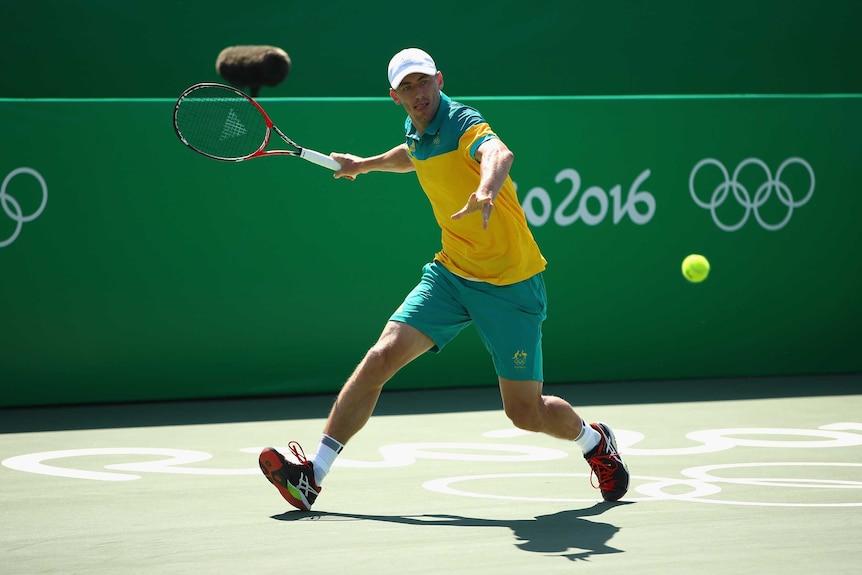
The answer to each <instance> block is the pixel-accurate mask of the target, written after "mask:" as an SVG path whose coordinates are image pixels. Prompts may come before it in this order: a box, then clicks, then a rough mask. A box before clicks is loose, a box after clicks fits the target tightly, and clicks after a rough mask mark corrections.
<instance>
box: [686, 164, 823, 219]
mask: <svg viewBox="0 0 862 575" xmlns="http://www.w3.org/2000/svg"><path fill="white" fill-rule="evenodd" d="M794 164H799V165H800V166H802V167H803V168H805V170H807V171H808V176H809V178H810V182H811V184H810V186H809V188H808V191H807V192H806V193H805V194H804V195H803V196H802V197H801V198H800V199H799V200H796V199H795V198H794V196H793V193H792V192H791V191H790V187H789V186H788V185H787V184H785V183H784V182H782V181H781V176H782V174H783V173H784V170H785V169H786V168H787V167H788V166H791V165H794ZM749 165H754V166H757V167H759V168H760V169H762V170H763V173H764V175H765V178H764V181H763V183H762V184H760V187H758V188H757V190H756V191H755V192H754V197H752V195H751V193H750V192H749V190H748V189H747V188H746V187H745V186H744V185H742V184H741V183H740V182H739V175H740V172H741V171H742V169H743V168H745V167H746V166H749ZM705 166H715V167H717V168H718V169H719V171H720V172H721V175H722V176H723V178H724V179H723V181H722V183H720V184H719V185H718V186H717V187H716V188H715V189H714V190H713V191H712V195H711V196H710V198H709V200H708V201H704V200H702V199H700V198H699V197H698V194H697V192H696V191H695V187H694V179H695V177H696V176H697V174H698V173H699V172H700V169H701V168H703V167H705ZM688 189H689V192H691V197H692V199H693V200H694V203H696V204H697V205H698V206H700V207H701V208H703V209H705V210H709V211H710V212H711V213H712V220H713V221H714V222H715V225H717V226H718V227H719V228H721V229H722V230H724V231H726V232H733V231H736V230H738V229H739V228H741V227H742V226H744V225H745V223H746V222H747V221H748V218H749V216H751V214H752V212H753V213H754V217H755V219H756V220H757V223H758V224H760V226H761V227H762V228H763V229H765V230H769V231H776V230H780V229H781V228H783V227H784V226H785V225H787V222H789V221H790V218H791V216H793V210H794V209H796V208H799V207H801V206H804V205H805V204H806V203H807V202H808V200H810V199H811V196H812V195H813V194H814V170H812V169H811V165H810V164H809V163H808V162H806V161H805V160H804V159H802V158H797V157H793V158H787V159H786V160H784V162H782V163H781V165H780V166H778V171H777V172H775V177H774V178H773V177H772V173H771V172H770V170H769V167H768V166H767V165H766V164H765V163H764V162H763V161H762V160H759V159H757V158H748V159H746V160H743V161H742V162H741V163H740V164H739V165H738V166H737V167H736V169H735V170H734V171H733V176H730V175H729V174H728V172H727V169H726V168H725V167H724V164H722V163H721V162H719V161H718V160H716V159H714V158H704V159H703V160H701V161H699V162H698V163H697V164H696V165H695V166H694V168H693V169H692V171H691V175H690V176H689V178H688ZM773 190H774V191H775V195H776V197H777V198H778V200H779V201H780V202H781V203H782V204H784V206H785V207H786V208H787V213H786V215H785V216H784V218H783V219H781V221H779V222H778V223H775V224H773V223H769V222H767V221H765V220H764V219H763V217H762V216H761V214H760V208H761V207H763V205H764V204H766V202H767V201H769V199H770V198H771V196H772V192H773ZM730 192H733V198H734V199H735V200H736V201H737V203H739V205H740V206H742V208H743V209H744V210H745V211H744V213H743V214H742V217H741V218H740V220H739V221H738V222H736V223H725V222H723V221H722V220H721V219H720V218H719V216H718V213H717V212H716V210H717V209H718V208H720V207H721V206H722V205H723V204H724V202H725V201H726V200H727V199H728V198H729V197H730Z"/></svg>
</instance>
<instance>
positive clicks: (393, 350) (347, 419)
mask: <svg viewBox="0 0 862 575" xmlns="http://www.w3.org/2000/svg"><path fill="white" fill-rule="evenodd" d="M433 346H434V342H433V341H432V340H431V338H429V337H428V336H427V335H425V334H424V333H422V332H420V331H419V330H417V329H416V328H414V327H411V326H409V325H407V324H406V323H401V322H397V321H389V322H388V323H387V324H386V327H385V328H384V329H383V333H382V334H380V338H379V339H378V340H377V343H375V344H374V346H373V347H372V348H371V349H369V350H368V352H367V353H366V354H365V357H364V358H363V359H362V361H361V362H360V363H359V365H358V366H357V367H356V369H355V370H354V371H353V374H352V375H351V376H350V378H349V379H348V380H347V382H346V383H345V384H344V386H343V387H342V388H341V391H340V392H339V394H338V398H337V399H336V400H335V404H334V405H333V406H332V410H331V411H330V413H329V418H328V419H327V421H326V425H325V426H324V428H323V433H324V435H327V436H329V437H331V438H333V439H335V440H336V441H338V442H339V443H341V444H342V445H344V444H345V443H347V441H348V440H349V439H350V438H351V437H353V436H354V435H355V434H356V432H358V431H359V430H360V429H362V427H363V426H364V425H365V424H366V423H367V422H368V420H369V419H370V418H371V414H372V413H373V411H374V407H375V406H376V405H377V399H378V398H379V397H380V391H381V390H382V389H383V385H384V384H385V383H386V382H387V381H389V380H390V379H391V378H392V376H393V375H395V374H396V373H397V372H398V370H400V369H401V368H402V367H404V366H405V365H407V364H408V363H410V362H411V361H413V360H414V359H416V358H417V357H419V356H420V355H422V354H423V353H425V352H426V351H428V350H429V349H431V348H432V347H433Z"/></svg>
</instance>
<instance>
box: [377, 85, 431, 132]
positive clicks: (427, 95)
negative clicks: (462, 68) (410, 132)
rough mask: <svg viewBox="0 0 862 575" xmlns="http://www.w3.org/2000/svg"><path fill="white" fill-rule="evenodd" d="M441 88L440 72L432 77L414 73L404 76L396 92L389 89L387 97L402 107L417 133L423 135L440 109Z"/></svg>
mask: <svg viewBox="0 0 862 575" xmlns="http://www.w3.org/2000/svg"><path fill="white" fill-rule="evenodd" d="M441 88H443V74H441V73H440V72H437V74H436V75H434V76H428V75H427V74H421V73H419V72H415V73H413V74H409V75H408V76H406V77H405V78H404V80H402V81H401V85H400V86H398V89H397V90H391V89H390V90H389V95H390V96H392V99H393V100H394V101H395V103H396V104H401V105H402V106H404V110H405V111H406V112H407V115H408V116H410V119H411V120H412V121H413V125H414V126H415V127H416V129H417V130H419V133H424V132H425V130H426V129H427V128H428V125H429V124H430V123H431V121H432V120H433V119H434V115H435V114H436V113H437V108H439V107H440V89H441Z"/></svg>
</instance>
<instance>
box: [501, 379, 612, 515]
mask: <svg viewBox="0 0 862 575" xmlns="http://www.w3.org/2000/svg"><path fill="white" fill-rule="evenodd" d="M500 394H501V395H502V397H503V408H504V409H505V411H506V415H507V416H508V417H509V419H511V420H512V423H514V424H515V426H516V427H518V428H520V429H525V430H527V431H537V432H541V433H545V434H547V435H550V436H553V437H558V438H560V439H567V440H570V441H574V442H575V443H576V444H577V445H578V446H579V447H580V448H581V450H582V451H583V452H584V458H585V459H586V460H587V463H589V465H590V468H591V469H592V472H593V473H594V474H595V475H596V477H597V478H598V486H597V487H598V488H599V489H600V490H601V492H602V497H603V498H604V499H605V500H606V501H616V500H618V499H620V498H621V497H622V496H623V495H625V494H626V491H627V490H628V486H629V472H628V469H626V466H625V464H624V463H623V460H622V458H621V457H620V454H619V452H618V451H617V444H616V438H615V437H614V432H613V431H612V430H611V428H610V427H608V425H607V424H604V423H591V424H589V425H587V424H586V422H584V420H583V419H581V417H580V416H579V415H578V414H577V413H576V412H575V410H574V408H573V407H572V406H571V405H570V404H569V403H568V402H567V401H565V400H564V399H561V398H559V397H555V396H552V395H542V382H540V381H516V380H511V379H506V378H504V377H501V378H500Z"/></svg>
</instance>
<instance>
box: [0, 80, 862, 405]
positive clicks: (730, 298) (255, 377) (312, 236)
mask: <svg viewBox="0 0 862 575" xmlns="http://www.w3.org/2000/svg"><path fill="white" fill-rule="evenodd" d="M469 103H472V104H475V105H476V106H478V107H479V108H480V109H482V110H483V112H484V113H485V115H486V117H487V118H488V119H489V121H490V122H491V123H492V125H494V126H495V128H496V130H497V131H498V133H499V134H500V135H501V136H502V137H503V138H504V139H505V140H506V141H507V143H508V144H509V146H510V147H511V148H512V149H513V150H514V151H515V154H516V160H515V165H514V168H513V175H514V178H515V180H516V182H517V184H518V186H519V195H520V196H521V198H522V200H524V201H525V202H526V203H527V204H528V209H527V211H528V213H529V214H530V217H531V218H532V219H533V222H534V226H533V228H534V231H535V234H536V236H537V239H538V240H539V242H540V244H541V245H542V247H543V251H544V253H545V255H546V257H547V258H548V260H549V262H550V265H549V268H548V271H547V274H546V281H547V284H548V290H549V297H550V317H549V319H548V321H547V323H546V330H545V355H546V359H547V369H546V378H547V381H548V382H563V381H607V380H620V379H654V378H686V377H723V376H757V375H769V374H789V373H816V372H850V371H860V370H862V354H860V350H862V328H860V325H862V321H860V320H862V300H860V298H859V293H860V286H862V266H860V259H859V247H860V246H862V228H860V226H859V223H858V218H859V214H860V213H862V195H860V194H859V190H860V189H862V173H860V170H859V163H858V161H859V157H860V152H861V151H862V142H860V137H861V136H860V135H861V134H862V129H860V128H862V99H860V98H859V97H827V98H822V97H821V98H815V97H797V98H773V97H741V98H732V97H723V98H702V97H690V98H616V99H608V98H583V97H581V98H558V99H555V100H547V99H532V98H521V99H512V98H474V99H471V100H469ZM265 105H266V107H267V108H268V109H269V110H270V112H271V114H272V116H273V117H274V118H275V120H276V122H277V123H279V124H280V125H282V126H283V127H286V128H288V132H289V133H290V134H292V135H293V136H294V137H295V138H297V139H298V140H299V141H300V142H304V143H306V144H307V145H309V146H311V147H314V148H318V149H322V150H324V151H329V150H330V149H332V150H344V151H351V152H354V153H358V154H371V153H374V152H377V151H381V150H383V149H386V148H388V147H389V146H391V145H392V144H393V143H395V142H397V141H399V140H400V137H401V136H400V125H401V122H402V120H403V117H402V112H401V110H400V109H399V108H397V107H396V106H393V105H392V104H391V102H389V101H387V100H385V99H382V98H381V99H365V100H348V99H344V100H331V99H329V100H322V101H321V100H311V101H305V100H297V99H269V100H266V101H265ZM172 107H173V100H167V99H164V100H140V101H129V100H116V101H109V100H93V101H46V100H43V101H8V100H7V101H5V102H0V117H2V118H3V130H4V139H3V144H2V150H0V152H2V153H0V176H3V177H4V178H6V179H7V182H6V187H5V196H6V199H5V200H4V204H5V208H4V210H10V211H11V212H12V213H20V215H21V217H22V218H26V217H27V215H28V214H33V213H36V212H37V211H38V210H39V207H40V205H41V204H42V202H43V198H44V197H45V196H43V193H42V189H41V187H40V184H39V182H38V180H37V178H35V177H33V176H32V175H31V174H29V173H18V174H17V175H14V176H12V177H11V178H10V176H9V174H11V173H12V172H13V170H15V169H17V168H20V167H28V168H32V169H33V170H36V171H37V172H38V173H39V174H40V175H41V177H42V178H44V180H45V183H46V186H47V202H46V203H45V206H44V209H43V211H42V212H41V213H40V215H39V216H38V217H37V218H35V219H33V220H32V221H27V222H24V223H22V225H21V228H20V232H19V233H18V235H17V237H16V238H15V239H14V241H12V242H10V243H8V245H6V246H5V247H2V248H0V269H2V278H3V279H2V281H0V318H2V328H0V381H2V382H3V385H2V388H0V389H2V392H0V404H2V405H20V404H32V403H54V402H80V401H107V400H136V399H153V398H179V397H207V396H229V395H242V394H269V393H300V392H311V391H325V390H335V389H337V388H338V387H339V386H340V384H341V383H342V381H343V379H344V378H345V377H346V375H347V374H348V373H349V372H350V371H351V370H352V368H353V366H354V365H355V364H356V362H357V361H358V360H359V358H360V357H361V356H362V354H363V353H364V351H365V349H366V348H367V347H368V346H369V345H370V344H371V343H373V341H374V339H375V338H376V336H377V334H378V332H379V330H380V329H381V328H382V326H383V322H384V321H385V320H386V318H387V317H388V314H389V313H390V312H391V311H392V310H393V309H394V308H395V307H396V306H397V305H398V304H399V303H400V301H401V299H402V298H403V296H404V295H405V294H406V293H407V291H409V289H411V288H412V287H413V285H414V284H415V282H416V281H417V280H418V277H419V273H420V267H421V265H422V264H423V263H424V262H426V261H427V260H428V259H429V258H430V257H431V256H432V255H433V253H434V252H435V251H436V250H437V249H438V247H439V231H438V230H437V229H436V225H435V224H434V222H433V219H432V216H431V213H430V208H429V206H428V205H427V201H426V200H425V198H424V196H423V194H422V192H421V190H420V189H419V187H418V185H417V183H416V180H415V176H413V175H412V174H408V175H404V174H371V175H367V176H364V177H361V178H359V179H358V180H357V181H356V182H347V181H341V180H338V181H336V180H333V179H332V177H331V173H330V172H328V171H327V170H324V169H321V168H319V167H317V166H314V165H312V164H309V163H307V162H303V161H301V160H297V159H294V158H266V159H259V160H253V161H249V162H246V163H240V164H232V163H219V162H214V161H212V160H208V159H205V158H202V157H200V156H198V155H196V154H194V153H193V152H191V151H189V150H188V149H186V148H185V147H184V146H182V145H181V144H180V143H179V141H178V140H177V139H176V136H175V135H174V133H173V130H172V127H171V123H170V116H171V111H172ZM794 157H799V158H802V159H803V160H804V161H805V162H806V163H807V164H808V165H810V167H811V169H812V171H813V173H814V175H815V182H814V191H813V193H812V194H811V196H810V199H809V200H808V201H807V202H806V203H805V204H804V205H801V206H798V207H796V208H795V209H794V210H793V211H792V214H791V215H790V217H789V220H788V221H787V222H786V225H784V227H782V228H781V229H778V230H774V231H771V230H768V229H765V228H764V227H763V226H762V225H761V224H759V223H758V221H757V217H756V215H755V214H754V212H753V210H752V211H750V212H749V217H748V219H747V221H746V223H745V224H744V225H742V226H741V227H740V228H739V229H738V230H736V231H723V230H721V229H720V228H719V227H718V226H717V225H716V223H715V221H714V220H713V216H712V215H711V213H710V211H709V210H706V209H703V208H701V207H699V206H698V205H697V204H696V203H695V201H694V199H693V198H692V194H691V190H690V188H689V180H690V176H691V174H692V171H693V169H694V167H695V165H696V164H697V163H698V162H700V161H701V160H703V159H704V158H714V159H716V160H717V161H719V162H721V163H722V164H723V165H724V166H726V169H727V170H729V171H730V172H731V173H732V172H733V171H734V169H735V168H736V167H737V166H739V165H740V164H741V163H742V162H743V161H744V160H746V159H747V158H757V159H759V160H761V161H762V162H763V163H764V165H766V166H767V169H768V170H769V174H767V173H765V172H764V171H763V170H762V169H758V168H756V167H752V166H749V167H746V168H744V169H743V170H742V171H741V172H740V175H739V178H738V180H739V183H740V185H742V186H744V187H745V189H746V190H747V191H748V194H749V198H750V199H751V200H752V201H754V200H755V198H759V199H766V196H765V195H763V194H764V192H765V191H766V188H763V186H764V184H766V183H767V182H769V181H770V180H771V179H772V180H773V181H780V182H781V184H777V183H776V184H775V185H774V186H773V187H772V189H771V192H770V196H769V201H768V202H766V203H764V205H762V206H760V207H758V208H757V214H759V216H760V218H761V220H763V221H764V222H765V223H766V224H767V225H772V224H777V223H779V222H781V221H782V220H783V219H784V218H785V217H786V216H787V214H788V213H789V212H788V209H787V208H786V207H784V206H783V205H782V203H781V202H780V201H779V199H778V198H779V196H781V197H784V198H785V199H786V200H787V201H791V200H790V199H789V198H791V197H792V198H793V200H792V201H794V202H801V201H802V200H803V198H804V197H805V196H807V195H808V191H809V190H810V188H811V185H812V182H811V181H810V177H809V176H808V173H807V171H806V170H805V169H804V168H803V167H802V166H801V165H800V164H794V165H791V166H789V167H787V168H786V169H785V170H784V171H783V172H782V174H781V177H780V179H778V180H776V178H777V171H778V168H779V166H780V165H781V164H782V163H783V162H784V161H785V160H787V159H789V158H794ZM575 172H576V173H577V175H575ZM577 179H580V184H579V185H577V186H576V185H575V184H574V182H575V181H576V180H577ZM635 181H638V184H637V185H636V186H634V185H633V184H634V183H635ZM722 181H723V179H722V178H720V177H719V171H718V170H717V169H713V170H712V171H710V170H709V169H706V168H705V169H703V170H702V172H698V173H697V174H696V175H695V177H694V188H695V192H696V194H697V196H698V197H699V198H701V200H702V201H705V200H708V199H709V198H710V196H711V195H712V193H713V191H714V190H715V189H716V187H717V186H718V185H719V184H720V183H721V182H722ZM759 189H760V190H761V194H760V195H759V196H758V195H757V190H759ZM779 191H780V192H781V193H780V194H779V193H778V192H779ZM737 193H738V194H742V192H741V191H739V189H738V190H737ZM741 197H743V196H738V195H734V194H728V196H727V198H726V200H725V202H724V204H723V205H722V207H721V208H719V209H718V210H717V211H716V217H717V218H718V219H719V221H723V222H725V223H731V222H739V221H741V220H742V218H743V216H744V215H745V210H744V209H743V208H742V203H741V201H742V200H740V198H741ZM8 198H13V199H14V201H15V202H16V204H17V205H19V206H20V210H16V208H15V207H14V206H13V207H10V206H11V204H10V203H9V200H8ZM584 198H591V199H587V200H584ZM615 198H616V199H618V203H619V205H620V206H621V207H620V208H616V207H615V201H614V200H615ZM603 200H605V201H606V209H605V210H604V211H603V208H602V205H603ZM630 202H632V206H633V207H634V209H635V210H636V211H630V210H627V209H623V207H624V206H626V205H629V203H630ZM545 205H549V206H550V210H551V212H549V211H548V210H547V209H546V208H545V207H544V206H545ZM582 205H583V206H584V207H583V208H582V207H580V206H582ZM650 205H652V206H653V207H650ZM584 210H586V211H584ZM552 212H553V214H552ZM576 213H579V214H580V216H581V217H580V219H574V220H573V216H574V215H575V214H576ZM545 216H548V217H545ZM543 220H545V221H543ZM587 222H590V223H589V224H588V223H587ZM15 229H16V224H15V221H14V218H12V217H10V216H9V212H8V211H7V212H5V213H4V212H0V241H7V242H8V239H6V238H10V237H12V236H13V235H14V233H15ZM691 252H699V253H703V254H706V255H707V256H708V257H709V258H710V260H711V261H712V264H713V272H712V274H711V276H710V277H709V279H708V280H707V281H706V282H704V283H703V284H699V285H692V284H688V283H687V282H685V280H684V279H683V278H682V276H681V274H680V270H679V266H680V262H681V260H682V259H683V257H684V256H685V255H687V254H688V253H691ZM470 384H472V385H480V384H482V385H484V384H487V385H494V384H495V377H494V374H493V371H492V367H491V362H490V359H489V358H487V357H486V354H485V352H484V350H483V348H482V346H481V343H480V342H479V340H478V337H477V336H476V334H475V331H474V330H472V329H471V330H468V331H466V332H465V333H464V334H463V335H462V337H461V338H459V339H458V340H456V342H455V343H453V344H452V345H451V347H447V348H446V349H445V350H444V353H443V354H441V355H440V356H427V357H422V358H420V360H418V361H417V362H416V363H415V364H413V365H411V366H409V367H408V368H407V369H406V370H405V371H404V372H403V373H401V374H399V375H398V376H397V378H396V380H395V381H393V382H392V386H393V387H396V388H399V387H400V388H410V387H434V386H443V385H470Z"/></svg>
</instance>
